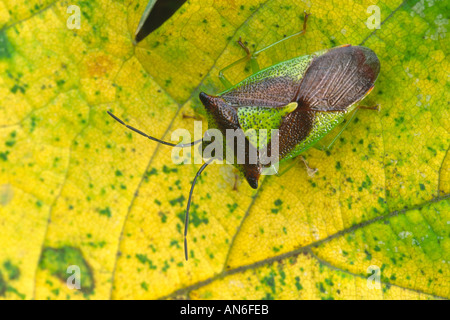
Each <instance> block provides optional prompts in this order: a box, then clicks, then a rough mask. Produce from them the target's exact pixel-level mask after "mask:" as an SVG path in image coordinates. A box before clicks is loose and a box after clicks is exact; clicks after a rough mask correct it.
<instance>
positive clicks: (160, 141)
mask: <svg viewBox="0 0 450 320" xmlns="http://www.w3.org/2000/svg"><path fill="white" fill-rule="evenodd" d="M106 112H108V114H109V115H110V116H111V118H113V119H114V120H116V121H117V122H118V123H120V124H121V125H123V126H125V127H127V128H128V129H130V130H132V131H134V132H136V133H139V134H140V135H141V136H144V137H146V138H148V139H150V140H153V141H156V142H158V143H161V144H164V145H166V146H170V147H174V148H187V147H192V146H195V145H196V144H198V143H200V142H202V141H203V139H201V140H197V141H194V142H190V143H186V144H173V143H170V142H166V141H162V140H159V139H157V138H155V137H152V136H149V135H148V134H146V133H144V132H142V131H141V130H138V129H136V128H133V127H132V126H129V125H127V124H126V123H125V122H123V121H122V120H120V119H119V118H118V117H116V116H115V115H114V114H113V113H112V112H109V111H106Z"/></svg>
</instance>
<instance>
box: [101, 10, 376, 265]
mask: <svg viewBox="0 0 450 320" xmlns="http://www.w3.org/2000/svg"><path fill="white" fill-rule="evenodd" d="M308 16H309V15H308V14H306V12H305V19H304V24H303V30H302V31H300V32H299V33H297V34H294V35H292V36H290V37H287V38H284V39H282V40H280V41H278V42H277V43H275V44H278V43H280V42H282V41H285V40H287V39H289V38H292V37H293V36H296V35H302V34H304V33H305V32H306V23H307V19H308ZM238 44H239V45H240V46H241V47H242V48H243V49H244V50H245V51H246V53H247V55H246V57H244V58H242V59H240V60H238V61H236V62H235V63H233V64H231V65H230V66H228V67H226V68H224V69H223V70H222V71H221V72H220V73H219V77H220V80H221V81H222V83H224V85H226V86H228V87H229V88H228V89H227V90H226V91H224V92H222V93H221V94H219V95H216V96H213V95H208V94H206V93H203V92H202V93H200V101H201V102H202V104H203V105H204V107H205V109H206V113H207V116H208V127H209V128H215V129H218V130H219V131H220V132H221V133H222V134H223V136H224V137H225V136H226V130H227V129H234V130H239V129H241V130H243V131H244V132H245V131H247V130H249V129H256V130H261V129H267V130H273V129H275V130H277V141H278V150H277V153H278V156H277V158H276V161H277V163H280V162H283V161H286V160H288V159H292V158H295V157H297V156H299V155H300V154H301V153H303V152H304V151H306V150H307V149H309V148H310V147H312V146H314V145H315V144H316V143H317V142H318V141H319V140H321V139H322V138H323V137H324V136H326V135H327V134H328V133H329V132H330V131H331V130H332V129H333V128H335V127H336V126H337V125H338V124H340V123H341V122H343V120H344V118H345V116H346V114H348V113H350V112H352V111H355V110H357V109H358V108H360V107H359V106H358V105H357V103H358V102H359V101H361V100H362V99H363V98H364V97H365V96H366V95H368V94H369V93H370V92H371V91H372V89H373V88H374V84H375V81H376V79H377V78H378V74H379V72H380V62H379V60H378V57H377V56H376V54H375V53H374V52H373V51H372V50H371V49H368V48H365V47H360V46H351V45H344V46H340V47H335V48H332V49H325V50H322V51H318V52H316V53H312V54H309V55H304V56H300V57H296V58H293V59H291V60H287V61H284V62H281V63H279V64H276V65H273V66H270V67H268V68H265V69H263V70H259V66H258V64H257V62H256V56H257V55H258V54H259V53H261V52H262V51H264V50H267V49H269V48H270V47H272V46H273V45H274V44H273V45H270V46H268V47H266V48H264V49H262V50H259V51H257V52H255V53H254V54H253V55H252V54H251V53H250V50H249V49H248V48H247V47H246V46H245V45H244V44H243V43H242V41H241V39H239V41H238ZM249 60H250V61H251V65H252V68H253V70H254V71H255V72H254V74H253V75H251V76H250V77H248V78H246V79H244V80H243V81H241V82H240V83H238V84H236V85H234V86H233V85H231V84H230V82H229V81H228V80H227V79H226V78H225V77H224V76H223V72H224V71H225V70H227V69H229V68H231V67H233V66H235V65H237V64H239V63H241V62H244V61H249ZM363 108H366V107H363ZM108 113H109V115H110V116H111V117H113V118H114V119H115V120H116V121H118V122H119V123H121V124H122V125H124V126H126V127H127V128H129V129H131V130H133V131H134V132H136V133H138V134H140V135H142V136H144V137H147V138H149V139H151V140H153V141H157V142H159V143H162V144H165V145H169V146H172V147H179V148H184V147H191V146H194V145H196V144H198V143H202V145H201V148H202V149H203V150H204V149H205V148H206V147H207V146H208V145H209V144H210V143H211V142H209V141H206V140H207V139H202V140H199V141H194V142H192V143H189V144H182V145H175V144H172V143H168V142H165V141H161V140H159V139H156V138H154V137H151V136H149V135H147V134H145V133H143V132H142V131H140V130H138V129H136V128H133V127H131V126H129V125H127V124H125V123H124V122H123V121H122V120H120V119H119V118H117V117H116V116H115V115H113V114H112V113H111V112H109V111H108ZM250 140H251V139H250V138H249V137H247V139H246V140H245V145H234V144H233V145H234V150H233V152H234V153H235V155H236V154H237V153H238V151H239V150H238V149H239V148H245V161H243V163H241V164H235V166H236V167H237V168H238V169H239V171H240V172H241V173H242V175H243V176H244V177H245V178H246V180H247V182H248V183H249V185H250V186H251V187H252V188H254V189H256V188H258V182H259V180H260V177H261V174H262V172H263V170H264V169H266V168H267V167H268V166H271V165H273V163H271V164H262V163H261V162H260V161H256V162H252V163H250V161H248V160H249V154H250V151H252V150H253V151H256V153H257V154H258V153H259V152H260V151H261V146H260V145H258V144H255V143H252V141H250ZM223 144H224V145H227V144H229V141H227V140H224V141H223ZM264 147H265V148H266V151H267V152H268V154H270V153H271V144H265V145H264ZM255 149H256V150H255ZM257 159H259V158H257ZM212 160H214V159H213V158H212V159H210V160H208V161H206V163H205V164H203V166H202V167H201V168H200V170H199V171H198V172H197V174H196V176H195V178H194V181H193V183H192V185H191V189H190V193H189V199H188V203H187V208H186V217H185V230H184V247H185V250H184V251H185V258H186V260H188V250H187V240H186V239H187V232H188V225H189V209H190V206H191V200H192V194H193V190H194V186H195V183H196V181H197V178H198V177H199V176H200V174H201V173H202V172H203V170H205V168H206V167H207V166H208V165H209V164H210V163H211V162H212Z"/></svg>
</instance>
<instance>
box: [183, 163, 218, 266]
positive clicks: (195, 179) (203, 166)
mask: <svg viewBox="0 0 450 320" xmlns="http://www.w3.org/2000/svg"><path fill="white" fill-rule="evenodd" d="M213 161H214V158H212V159H209V160H208V161H207V162H205V163H204V164H203V165H202V167H201V168H200V170H198V172H197V174H196V175H195V178H194V181H193V182H192V186H191V191H190V192H189V199H188V203H187V208H186V220H185V221H184V257H185V258H186V261H188V246H187V240H186V237H187V233H188V226H189V209H190V208H191V200H192V193H193V192H194V187H195V184H196V182H197V178H198V177H199V176H200V175H201V174H202V172H203V170H205V169H206V167H207V166H208V165H209V164H211V162H213Z"/></svg>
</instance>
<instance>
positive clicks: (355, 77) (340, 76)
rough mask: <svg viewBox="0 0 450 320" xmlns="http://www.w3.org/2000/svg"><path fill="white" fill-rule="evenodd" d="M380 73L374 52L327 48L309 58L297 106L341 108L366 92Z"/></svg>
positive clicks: (324, 109)
mask: <svg viewBox="0 0 450 320" xmlns="http://www.w3.org/2000/svg"><path fill="white" fill-rule="evenodd" d="M379 72H380V61H379V60H378V58H377V56H376V54H375V53H374V52H373V51H372V50H370V49H368V48H365V47H358V46H355V47H353V46H346V47H339V48H336V49H333V50H330V51H329V52H327V53H326V54H324V55H321V56H319V57H317V58H315V59H314V60H313V62H312V63H311V66H310V67H309V68H308V70H307V72H306V74H305V76H304V78H303V81H302V83H301V85H300V87H299V91H298V97H297V101H298V103H299V106H300V108H303V109H307V110H313V111H345V110H346V109H347V108H348V107H349V106H351V105H352V104H354V103H356V102H358V101H360V100H361V99H363V98H364V97H365V96H366V94H368V93H369V92H370V90H371V89H372V88H373V85H374V83H375V81H376V79H377V77H378V74H379Z"/></svg>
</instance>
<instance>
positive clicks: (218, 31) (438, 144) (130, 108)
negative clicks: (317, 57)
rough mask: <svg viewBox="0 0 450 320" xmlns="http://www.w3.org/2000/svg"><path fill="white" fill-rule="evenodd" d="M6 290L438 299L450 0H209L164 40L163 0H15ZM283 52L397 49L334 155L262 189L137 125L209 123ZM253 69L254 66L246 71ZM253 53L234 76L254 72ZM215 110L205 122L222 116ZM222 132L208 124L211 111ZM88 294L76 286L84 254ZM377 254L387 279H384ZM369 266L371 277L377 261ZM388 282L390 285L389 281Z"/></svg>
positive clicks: (9, 74) (447, 216)
mask: <svg viewBox="0 0 450 320" xmlns="http://www.w3.org/2000/svg"><path fill="white" fill-rule="evenodd" d="M0 3H1V5H0V24H1V25H2V26H3V28H2V29H1V32H0V40H1V41H0V43H1V45H0V72H1V74H2V76H1V78H0V136H1V141H2V142H1V144H0V228H1V232H0V244H1V247H2V250H1V251H0V296H1V297H2V298H6V299H32V298H34V299H47V298H50V299H81V298H86V299H108V298H112V299H125V298H147V299H157V298H194V299H215V298H224V299H244V298H246V299H307V298H312V299H353V298H358V299H369V298H377V299H400V298H404V299H434V298H449V297H450V287H449V284H448V281H447V280H448V278H449V275H450V268H449V266H450V239H449V235H450V224H449V221H450V210H449V207H450V203H449V201H450V199H449V194H450V173H449V172H450V171H449V168H450V156H449V152H448V150H449V145H450V134H449V129H450V122H449V119H450V117H449V111H448V110H449V109H448V106H449V94H448V93H449V92H450V90H449V84H448V81H446V79H447V78H448V73H449V69H450V68H449V62H448V59H447V57H448V53H449V42H448V35H447V29H448V27H449V26H448V16H446V13H447V12H449V7H448V6H449V4H448V2H445V1H434V2H429V1H423V0H418V1H405V2H401V1H378V2H376V3H375V4H376V5H378V6H379V7H380V9H381V19H382V23H381V29H379V30H370V29H368V28H367V27H366V25H365V22H366V21H367V19H368V18H369V16H370V15H371V14H368V13H367V8H368V7H369V6H370V5H372V4H373V3H372V2H369V1H364V2H363V3H354V2H353V1H344V2H342V1H340V2H336V1H335V2H331V3H330V2H326V1H313V2H310V1H305V2H301V1H294V0H290V1H286V0H260V1H245V0H234V1H224V0H215V1H198V0H197V1H194V0H192V1H190V2H187V3H186V4H185V5H184V6H183V7H181V8H180V10H179V11H178V12H177V13H176V14H175V15H174V16H173V17H172V18H171V19H170V20H169V21H167V22H166V23H165V24H164V25H163V26H162V27H161V28H160V29H158V30H157V31H155V32H154V33H152V34H151V35H150V36H149V37H148V38H146V40H144V41H143V42H141V43H139V44H138V45H136V46H133V37H134V33H135V31H136V28H137V25H138V23H139V20H140V18H141V15H142V13H143V12H144V10H145V6H146V5H147V3H146V1H106V0H105V1H74V2H73V3H72V2H71V3H70V4H73V5H78V6H79V7H80V9H81V12H82V16H81V29H79V30H76V29H75V30H69V29H68V28H67V26H66V21H67V19H68V17H69V15H70V14H68V13H67V6H68V4H67V3H66V2H65V1H59V2H50V1H47V2H43V3H44V4H43V5H40V3H41V1H26V2H25V1H19V2H18V1H14V2H11V1H2V2H0ZM304 10H307V11H308V12H310V13H312V16H311V17H310V20H309V25H308V31H307V33H306V35H304V36H302V37H299V38H294V39H291V40H289V41H286V42H284V43H282V44H280V45H279V46H278V47H276V49H275V48H274V49H271V50H268V51H266V52H264V53H263V54H261V56H260V57H259V58H258V60H259V64H260V65H261V66H262V67H264V66H269V65H272V64H274V63H276V62H279V61H283V60H286V59H289V58H292V57H295V56H298V55H301V54H305V53H311V52H315V51H318V50H321V49H324V48H330V47H333V46H337V45H341V44H346V43H351V44H361V45H364V46H367V47H370V48H371V49H373V50H374V51H375V52H376V53H377V55H378V56H379V58H380V61H381V75H380V78H379V80H378V82H377V83H376V86H375V90H374V91H373V92H372V93H371V95H370V96H369V97H368V98H367V99H366V100H365V101H364V104H366V105H369V106H370V105H374V104H379V105H380V106H381V111H380V112H379V113H376V112H373V111H370V110H361V111H360V112H359V113H358V115H357V117H356V119H355V120H354V121H353V122H352V123H350V124H349V126H348V127H347V129H346V131H345V132H344V133H343V134H342V136H341V137H340V138H339V139H338V141H337V142H336V144H335V145H334V146H333V148H332V149H331V150H329V151H328V152H321V151H319V150H315V149H311V150H309V151H308V152H307V153H305V154H304V156H305V158H307V160H308V163H309V165H310V166H312V167H314V168H318V169H319V171H318V173H317V174H316V176H315V177H314V178H310V177H308V175H307V172H306V170H305V168H304V165H303V163H302V162H301V161H298V160H294V161H293V162H292V163H291V165H292V168H291V169H290V170H289V172H288V173H287V174H284V175H283V176H281V177H272V176H270V177H266V178H265V179H264V180H263V182H262V186H261V187H260V189H259V190H258V191H256V192H253V191H252V190H251V189H250V187H249V186H248V185H247V184H246V183H245V181H244V182H243V180H242V179H241V178H239V179H238V180H237V183H236V182H235V177H236V171H235V170H234V169H233V168H232V167H231V166H217V165H216V166H211V167H209V168H208V170H206V171H205V172H204V173H203V174H202V176H201V178H200V180H199V183H198V185H197V186H196V189H195V194H194V199H193V207H192V219H191V225H190V230H189V243H190V249H191V251H190V260H189V262H188V263H186V262H185V261H184V255H183V248H182V247H183V235H182V233H183V218H184V211H185V206H186V199H187V195H188V190H189V188H190V183H191V181H192V179H193V178H194V176H195V173H196V172H197V170H198V168H199V165H195V164H192V165H174V164H173V163H172V161H171V152H172V150H171V149H170V148H169V147H166V146H158V145H156V144H155V143H153V142H150V141H148V140H145V139H144V138H143V137H141V136H139V135H136V134H133V133H132V132H130V131H126V130H125V129H124V128H123V127H121V126H120V125H118V124H117V123H116V122H114V120H112V119H111V118H110V117H109V116H108V115H107V114H106V111H107V110H112V111H114V113H115V114H117V115H118V116H120V117H122V118H123V119H125V120H126V121H127V122H128V123H129V124H130V125H133V126H135V127H137V128H139V129H141V130H143V131H145V132H148V133H151V134H152V135H154V136H156V137H158V138H162V139H165V140H170V137H171V132H172V131H173V130H175V129H177V128H186V129H188V130H189V131H190V132H193V131H194V129H193V128H194V126H193V119H192V118H190V117H192V116H195V117H202V115H204V112H203V108H202V107H201V104H200V102H199V100H198V93H199V92H200V91H205V92H208V93H210V94H215V93H218V92H220V91H222V90H223V87H222V86H221V84H220V81H219V80H218V78H217V74H218V72H219V70H220V69H222V68H223V67H225V66H226V65H228V64H230V63H231V62H233V61H235V60H237V59H238V58H240V57H242V56H243V55H244V52H243V50H242V49H241V48H240V47H239V46H238V45H237V43H236V41H237V40H238V39H239V37H240V36H241V37H242V38H243V39H244V40H245V41H247V42H248V45H249V47H250V48H251V50H255V49H259V48H263V47H265V46H267V45H269V44H271V43H273V42H275V41H277V40H279V39H281V38H282V37H283V36H284V35H290V34H293V33H295V32H298V31H299V30H300V28H301V25H302V21H303V20H302V19H303V11H304ZM245 67H247V69H246V70H245ZM249 69H250V68H249V66H244V65H242V66H237V67H235V68H233V69H231V70H230V71H229V72H228V74H227V76H228V78H229V79H230V80H231V81H232V82H237V81H239V80H241V79H243V78H245V77H246V76H248V75H249ZM202 119H203V118H202ZM202 124H203V130H205V129H206V122H205V121H203V122H202ZM72 264H75V265H78V266H79V267H80V272H81V288H82V289H81V290H79V291H77V290H70V289H69V288H68V287H67V286H66V280H67V278H69V276H70V275H71V274H70V273H67V269H66V268H67V267H69V265H72ZM371 266H377V267H378V268H379V272H380V277H381V289H380V290H379V289H369V286H368V279H367V278H368V277H369V276H370V275H371V274H372V273H370V272H373V271H370V270H376V269H373V268H372V269H369V267H371ZM368 270H369V271H370V272H369V273H368ZM369 280H370V279H369Z"/></svg>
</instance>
